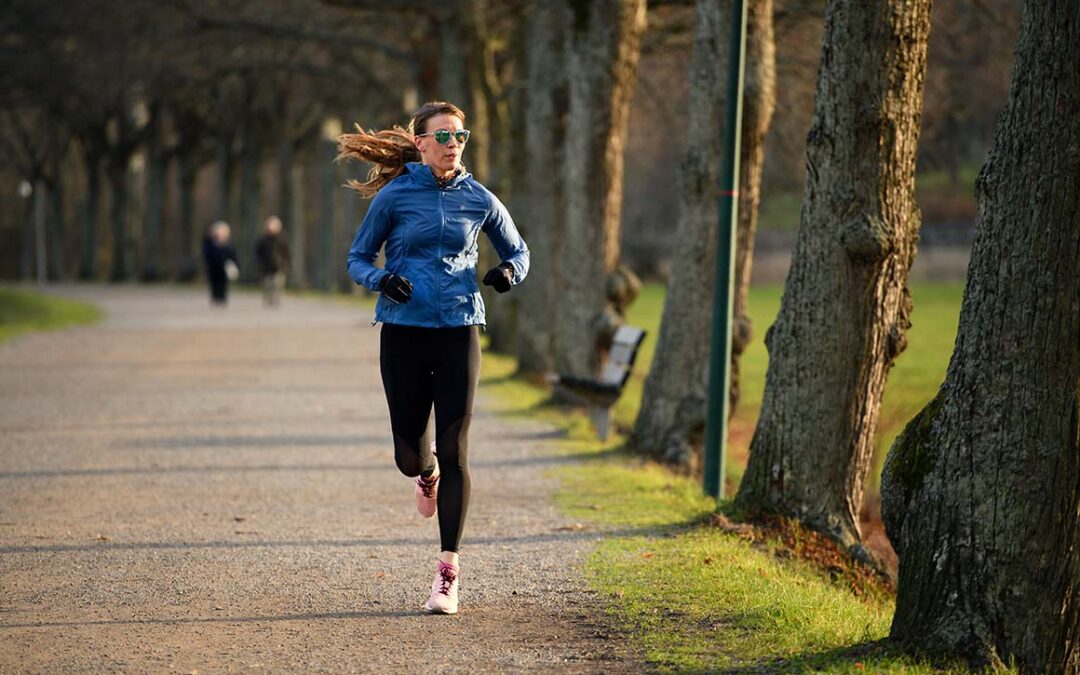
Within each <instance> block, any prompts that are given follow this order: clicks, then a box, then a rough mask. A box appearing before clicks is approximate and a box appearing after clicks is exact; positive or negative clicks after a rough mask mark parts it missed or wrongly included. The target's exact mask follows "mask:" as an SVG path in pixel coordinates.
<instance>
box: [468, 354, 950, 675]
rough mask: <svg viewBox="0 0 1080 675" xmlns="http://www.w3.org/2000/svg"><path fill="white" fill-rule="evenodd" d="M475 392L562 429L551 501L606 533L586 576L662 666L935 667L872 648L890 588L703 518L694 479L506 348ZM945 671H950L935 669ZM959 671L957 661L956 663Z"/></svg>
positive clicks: (706, 503) (884, 623) (881, 631)
mask: <svg viewBox="0 0 1080 675" xmlns="http://www.w3.org/2000/svg"><path fill="white" fill-rule="evenodd" d="M483 363H484V365H483V371H482V378H481V383H482V390H483V393H484V394H485V395H486V398H487V399H488V400H489V402H491V403H493V404H494V406H495V408H496V409H497V410H499V411H500V412H501V413H503V414H506V415H511V416H522V415H527V416H532V417H541V418H544V419H547V420H549V421H550V422H552V423H553V424H556V425H558V426H560V427H561V428H563V429H564V430H565V431H566V435H565V437H564V438H562V439H559V440H557V441H554V445H555V447H556V451H557V452H561V453H564V454H567V455H574V456H575V457H577V458H579V459H581V460H582V463H581V464H578V465H575V466H572V467H563V468H558V469H555V470H554V474H555V475H556V476H557V477H558V478H559V479H560V486H561V487H560V490H559V492H558V494H557V496H556V500H557V504H558V506H559V507H560V509H561V510H562V512H563V513H565V514H566V515H567V516H569V517H570V518H572V519H574V520H576V521H578V522H579V523H581V525H582V527H589V528H601V529H603V530H605V531H606V536H605V537H604V538H603V539H602V540H601V541H600V543H599V544H598V546H597V548H596V550H595V551H594V552H593V553H592V554H591V555H590V557H589V559H588V561H587V563H586V567H585V574H586V578H587V581H588V583H589V585H590V586H591V587H592V588H593V589H595V590H596V591H598V592H599V593H601V594H602V595H603V597H605V598H607V599H608V601H609V602H608V603H607V604H608V609H607V611H608V612H609V614H610V618H611V621H612V622H613V623H614V624H615V625H617V626H619V627H620V629H621V630H623V631H624V632H625V633H626V634H627V636H628V639H629V640H630V642H631V644H632V645H633V646H635V647H636V648H638V649H640V650H642V651H643V652H644V654H645V657H646V659H647V660H648V661H649V662H650V664H651V665H653V666H654V667H656V668H657V669H659V670H662V671H677V672H715V671H718V670H724V669H739V668H757V667H766V668H768V669H770V670H782V671H786V672H808V671H814V672H819V671H820V672H829V673H863V672H884V673H926V672H942V671H941V670H935V669H934V668H931V667H930V666H928V665H926V664H924V663H920V662H918V661H915V660H913V659H911V658H910V657H906V656H903V655H899V654H895V653H893V652H892V651H890V648H888V647H886V646H883V645H882V644H879V641H880V640H881V639H882V638H884V637H885V636H886V635H887V634H888V629H889V623H890V621H891V617H892V613H893V604H892V601H891V600H890V599H888V598H882V597H878V598H858V597H855V596H854V595H853V594H852V593H851V591H850V590H849V588H848V587H846V586H842V585H840V584H838V583H835V582H833V581H831V580H830V579H829V578H827V577H826V576H825V575H824V574H823V573H821V572H820V571H819V570H817V569H816V568H813V567H811V566H810V565H809V564H808V563H805V562H799V561H793V560H783V561H782V560H780V559H778V558H777V556H775V555H774V554H773V553H772V551H771V550H770V549H769V548H768V547H761V546H755V545H753V544H751V543H749V542H748V541H746V540H744V539H742V538H740V537H738V536H736V535H733V534H729V533H727V532H725V531H723V530H720V529H718V528H714V527H711V526H709V525H707V524H706V523H705V519H706V518H707V516H709V514H711V513H712V512H713V510H714V504H713V502H712V501H711V500H709V499H707V498H705V497H703V496H702V494H701V489H700V486H699V485H698V484H697V482H696V481H694V480H692V479H690V478H688V477H685V476H678V475H675V474H673V473H672V472H671V471H670V470H668V469H667V468H666V467H663V466H660V465H657V464H655V463H651V462H647V461H643V460H641V459H640V458H637V457H633V456H630V455H628V454H626V453H624V452H622V451H621V449H620V445H621V444H622V441H623V439H622V438H621V437H619V436H618V435H615V437H613V438H612V439H610V440H609V441H608V442H607V443H601V442H599V441H597V440H595V437H594V436H593V435H592V434H591V432H590V430H589V429H588V427H587V424H586V422H585V418H584V416H583V415H581V414H579V413H568V412H566V411H565V410H562V409H558V408H552V407H548V406H545V405H544V402H545V401H546V400H547V397H548V392H547V390H546V389H544V388H542V387H538V386H535V385H533V384H530V383H527V382H525V381H523V380H521V379H519V378H516V377H514V376H513V373H514V371H515V368H516V364H515V363H514V360H513V359H512V358H508V357H505V356H501V355H497V354H491V353H488V354H485V356H484V362H483ZM945 672H949V671H945ZM954 672H962V671H954Z"/></svg>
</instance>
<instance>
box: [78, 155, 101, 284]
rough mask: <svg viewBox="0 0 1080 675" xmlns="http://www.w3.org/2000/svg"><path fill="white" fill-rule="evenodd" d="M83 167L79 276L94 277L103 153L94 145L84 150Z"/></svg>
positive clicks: (95, 272)
mask: <svg viewBox="0 0 1080 675" xmlns="http://www.w3.org/2000/svg"><path fill="white" fill-rule="evenodd" d="M83 167H84V169H85V171H86V195H85V196H84V197H83V237H82V239H83V240H82V261H81V263H80V265H79V278H81V279H93V278H95V277H96V276H97V263H98V217H99V215H100V212H101V154H100V153H99V152H98V151H97V150H96V149H94V148H92V147H87V148H84V150H83Z"/></svg>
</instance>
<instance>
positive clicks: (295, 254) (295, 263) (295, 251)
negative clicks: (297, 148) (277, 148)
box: [289, 161, 310, 288]
mask: <svg viewBox="0 0 1080 675" xmlns="http://www.w3.org/2000/svg"><path fill="white" fill-rule="evenodd" d="M304 166H305V162H303V161H300V162H297V163H296V164H295V165H294V166H293V168H292V171H290V172H289V182H290V184H291V185H292V193H293V195H294V198H293V208H292V213H291V214H290V220H291V222H292V231H291V232H290V233H289V246H290V251H289V252H290V254H291V255H290V256H289V259H290V261H291V263H292V271H291V273H292V278H293V284H294V285H295V286H297V287H298V288H307V287H308V286H310V280H309V279H308V276H307V223H306V220H305V216H304V214H305V213H306V211H305V209H304V195H305V191H304Z"/></svg>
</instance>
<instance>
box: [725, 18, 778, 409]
mask: <svg viewBox="0 0 1080 675" xmlns="http://www.w3.org/2000/svg"><path fill="white" fill-rule="evenodd" d="M743 91H744V96H743V117H742V139H741V143H740V159H739V224H738V229H737V235H736V245H735V292H734V299H735V303H734V304H735V306H734V307H733V311H732V314H733V315H734V320H735V326H734V328H735V330H734V331H733V332H732V345H731V409H732V411H734V410H735V406H736V405H737V404H738V402H739V392H740V381H739V358H740V357H741V356H742V353H743V352H744V351H745V350H746V347H747V345H749V344H750V338H751V335H752V330H751V329H752V326H751V324H750V312H749V309H748V308H747V298H748V296H749V293H750V268H751V266H752V265H753V261H754V237H755V235H756V234H757V220H758V206H759V205H760V204H761V175H762V171H763V169H764V165H765V137H766V135H767V134H768V132H769V125H770V124H771V122H772V115H773V109H774V108H775V107H776V45H775V43H774V42H773V3H772V0H758V1H756V2H751V3H749V4H748V5H747V7H746V74H745V76H744V80H743Z"/></svg>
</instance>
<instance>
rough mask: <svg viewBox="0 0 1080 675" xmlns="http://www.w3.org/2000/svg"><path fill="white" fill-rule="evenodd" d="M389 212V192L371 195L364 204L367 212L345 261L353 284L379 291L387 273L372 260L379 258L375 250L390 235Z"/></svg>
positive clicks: (377, 250) (379, 247)
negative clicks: (369, 204)
mask: <svg viewBox="0 0 1080 675" xmlns="http://www.w3.org/2000/svg"><path fill="white" fill-rule="evenodd" d="M390 226H391V215H390V199H389V195H384V194H383V193H382V192H380V193H379V194H377V195H375V199H373V200H371V206H370V207H368V211H367V215H366V216H365V217H364V222H363V223H361V224H360V228H359V229H358V230H357V231H356V237H354V238H353V243H352V248H350V249H349V256H348V258H347V259H346V264H347V265H348V269H349V277H350V278H351V279H352V280H353V281H354V282H356V283H358V284H360V285H361V286H364V287H366V288H369V289H371V290H373V291H378V290H379V284H380V283H381V282H382V280H383V277H385V276H386V275H387V274H388V272H386V271H385V270H382V269H380V268H378V267H376V266H375V259H376V258H378V257H379V249H381V248H382V245H383V242H385V241H386V237H387V236H388V235H389V234H390Z"/></svg>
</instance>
